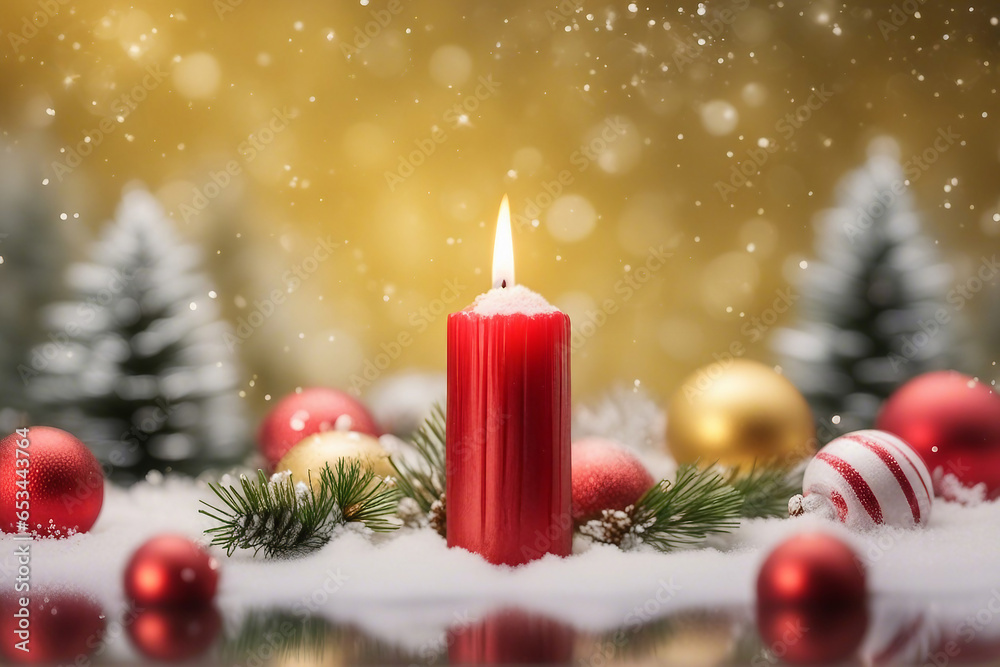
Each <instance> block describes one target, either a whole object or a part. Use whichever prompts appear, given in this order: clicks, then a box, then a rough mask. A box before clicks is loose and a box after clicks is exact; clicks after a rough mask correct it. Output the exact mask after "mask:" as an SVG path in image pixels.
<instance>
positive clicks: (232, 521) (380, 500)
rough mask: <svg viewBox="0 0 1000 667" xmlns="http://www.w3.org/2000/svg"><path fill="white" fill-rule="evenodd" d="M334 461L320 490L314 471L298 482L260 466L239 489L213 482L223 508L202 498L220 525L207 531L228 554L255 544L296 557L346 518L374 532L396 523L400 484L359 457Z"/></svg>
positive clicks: (274, 553) (272, 554)
mask: <svg viewBox="0 0 1000 667" xmlns="http://www.w3.org/2000/svg"><path fill="white" fill-rule="evenodd" d="M335 465H336V468H335V469H331V468H330V466H329V465H327V466H325V467H324V468H323V470H322V471H320V484H319V489H318V490H316V489H313V487H312V484H311V483H312V476H311V475H310V478H309V480H308V482H309V483H308V484H307V483H301V482H300V483H296V482H295V480H294V479H293V478H292V477H291V476H290V475H289V476H275V477H274V478H272V479H271V480H268V478H267V476H266V475H265V474H264V472H263V471H262V470H258V471H257V478H256V479H250V478H248V477H241V478H240V488H239V489H237V488H236V487H235V486H230V487H228V488H227V487H225V486H223V485H221V484H209V488H211V489H212V491H213V492H215V494H216V495H217V496H218V497H219V499H220V500H221V501H222V503H223V505H224V507H221V508H220V507H216V506H214V505H211V504H209V503H207V502H205V501H202V504H203V505H205V506H206V507H208V510H204V509H202V510H199V511H200V512H201V513H202V514H204V515H205V516H207V517H210V518H211V519H214V520H215V521H217V522H219V524H220V525H218V526H216V527H214V528H209V529H208V530H206V531H205V532H206V534H208V535H209V536H211V537H212V544H213V545H215V546H221V547H225V549H226V554H227V555H229V556H232V555H233V553H234V552H235V551H236V550H237V549H253V552H254V555H257V554H258V553H260V552H263V553H264V556H265V557H266V558H294V557H296V556H302V555H305V554H307V553H310V552H312V551H315V550H316V549H319V548H321V547H322V546H323V545H325V544H326V543H327V542H329V541H330V539H331V538H332V537H333V534H334V531H335V530H336V529H337V528H338V527H339V526H342V525H344V524H346V523H350V522H359V523H363V524H364V525H365V526H366V527H368V528H370V529H371V530H373V531H376V532H385V531H389V530H393V529H395V528H396V527H398V526H397V524H396V523H394V522H393V521H392V520H391V518H390V515H391V514H392V513H393V512H394V510H395V508H396V502H397V498H398V491H397V490H396V489H394V488H392V487H389V486H386V485H384V484H383V482H382V481H381V480H380V479H379V478H377V477H376V475H375V473H374V472H372V470H371V469H370V468H368V467H367V466H365V465H364V464H362V463H361V462H360V461H357V460H354V459H340V460H338V461H337V462H336V464H335ZM209 510H210V511H209Z"/></svg>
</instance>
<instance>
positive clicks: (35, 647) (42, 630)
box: [0, 587, 105, 664]
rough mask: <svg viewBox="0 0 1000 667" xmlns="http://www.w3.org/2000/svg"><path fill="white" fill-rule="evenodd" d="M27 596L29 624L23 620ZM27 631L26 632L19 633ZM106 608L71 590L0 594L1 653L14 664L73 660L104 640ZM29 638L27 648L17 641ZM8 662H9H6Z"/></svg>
mask: <svg viewBox="0 0 1000 667" xmlns="http://www.w3.org/2000/svg"><path fill="white" fill-rule="evenodd" d="M29 593H30V595H29ZM22 598H26V599H27V600H28V606H27V607H26V609H27V612H28V617H27V618H28V621H27V622H28V625H27V628H25V627H24V626H23V625H22V623H21V621H22V620H23V618H24V617H23V616H18V615H17V614H19V613H23V612H21V609H22V607H21V600H22ZM19 632H25V633H26V635H19V634H18V633H19ZM104 632H105V622H104V610H103V609H101V606H100V605H99V604H97V603H96V602H95V601H93V600H91V599H90V598H89V597H86V596H84V595H81V594H79V593H74V592H70V591H36V590H34V587H32V590H31V591H30V592H25V593H7V592H5V593H4V594H3V595H0V657H3V658H4V659H5V661H6V660H8V659H9V660H11V661H12V662H13V663H15V664H50V663H51V664H54V663H72V662H73V661H78V660H79V659H80V658H86V657H87V656H89V655H90V654H91V653H93V652H94V651H95V650H96V649H97V648H98V647H99V646H102V645H103V643H104ZM25 638H27V639H28V642H27V644H23V646H26V647H27V649H28V650H27V651H22V650H21V649H20V648H19V647H18V644H20V643H21V642H22V641H24V640H25ZM4 664H6V662H5V663H4Z"/></svg>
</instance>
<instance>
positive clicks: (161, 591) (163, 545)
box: [125, 535, 219, 607]
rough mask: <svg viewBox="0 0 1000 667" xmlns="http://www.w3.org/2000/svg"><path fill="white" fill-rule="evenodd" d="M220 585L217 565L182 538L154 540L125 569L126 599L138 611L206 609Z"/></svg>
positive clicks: (161, 536) (147, 543)
mask: <svg viewBox="0 0 1000 667" xmlns="http://www.w3.org/2000/svg"><path fill="white" fill-rule="evenodd" d="M218 584H219V563H218V561H216V560H215V559H214V558H212V556H210V555H209V554H208V552H207V551H205V550H204V549H202V548H201V547H200V546H198V545H197V544H195V543H194V542H192V541H191V540H189V539H187V538H186V537H182V536H180V535H160V536H158V537H154V538H152V539H151V540H149V541H148V542H146V543H145V544H143V545H142V546H141V547H139V548H138V549H137V550H136V552H135V553H134V554H132V559H131V560H130V561H129V563H128V566H126V568H125V595H126V596H127V597H128V599H129V600H131V601H133V602H134V603H135V604H136V605H137V606H139V607H178V606H195V605H205V604H208V603H209V602H211V601H212V598H214V597H215V589H216V588H217V587H218Z"/></svg>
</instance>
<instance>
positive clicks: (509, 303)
mask: <svg viewBox="0 0 1000 667" xmlns="http://www.w3.org/2000/svg"><path fill="white" fill-rule="evenodd" d="M468 310H471V311H472V312H473V313H475V314H476V315H482V316H484V317H493V316H495V315H513V314H515V313H520V314H521V315H545V314H547V313H557V312H559V309H558V308H556V307H555V306H553V305H551V304H550V303H549V302H548V301H546V300H545V297H544V296H542V295H541V294H539V293H538V292H532V291H531V290H530V289H528V288H527V287H525V286H524V285H511V286H509V287H504V288H499V287H495V288H493V289H491V290H490V291H489V292H486V293H485V294H480V295H479V296H477V297H476V300H475V302H473V304H472V305H471V306H469V308H468Z"/></svg>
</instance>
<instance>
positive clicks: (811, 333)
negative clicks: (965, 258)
mask: <svg viewBox="0 0 1000 667" xmlns="http://www.w3.org/2000/svg"><path fill="white" fill-rule="evenodd" d="M896 154H898V148H897V147H896V146H895V142H893V141H892V140H889V139H885V138H883V139H878V140H876V141H875V142H873V144H872V146H871V147H870V148H869V159H868V161H867V163H866V164H865V165H864V166H863V167H861V168H859V169H857V170H855V171H853V172H851V173H849V174H848V175H847V176H846V177H845V178H844V179H843V180H842V181H841V182H840V183H839V184H838V187H837V206H836V207H835V208H832V209H828V210H826V211H823V212H822V213H821V214H820V215H819V216H818V218H817V221H816V222H817V228H818V229H817V232H818V237H817V242H816V253H817V255H818V261H810V262H809V265H808V269H807V270H806V271H804V272H803V279H802V281H801V284H800V285H799V291H800V295H801V296H800V300H799V304H798V309H799V322H798V325H797V326H796V327H795V328H792V329H783V330H780V331H778V332H777V333H776V335H775V337H774V340H773V343H774V349H775V351H776V352H777V353H778V354H779V356H780V358H781V360H780V363H781V366H782V367H783V369H784V372H785V374H786V375H787V376H788V378H789V379H790V380H791V381H792V382H794V383H795V385H796V386H797V387H798V388H799V389H800V390H801V391H802V392H803V394H804V395H805V396H806V398H807V399H808V400H809V403H810V404H811V406H812V408H813V412H814V414H815V416H816V420H817V425H818V430H819V438H820V440H821V441H822V442H826V441H828V440H830V439H831V438H832V437H834V436H835V435H837V434H839V433H844V432H847V431H853V430H856V429H859V428H870V427H871V426H872V424H873V423H874V418H875V415H876V413H877V411H878V409H879V406H880V405H881V403H882V401H883V400H884V399H885V398H886V397H888V396H889V394H890V393H891V392H892V391H893V390H894V389H895V388H896V387H898V386H899V384H900V383H902V382H904V381H906V380H907V379H909V378H911V377H914V376H915V375H918V374H920V373H924V372H926V371H929V370H934V369H938V368H946V367H951V366H952V363H953V359H954V355H953V346H954V336H953V326H952V325H953V324H954V322H953V321H952V320H954V318H955V317H956V313H954V312H953V310H952V309H948V308H947V307H945V295H946V294H947V292H948V287H949V284H950V281H951V276H952V274H951V270H950V268H949V267H948V266H947V265H946V264H944V263H942V261H941V259H940V257H939V256H938V252H937V249H936V247H935V245H934V242H933V241H932V240H931V239H929V238H927V237H926V236H924V235H923V234H922V231H921V224H920V220H919V218H918V216H917V214H916V213H915V212H914V210H913V202H912V199H911V196H910V193H909V192H908V186H907V184H906V176H905V175H904V172H903V169H902V167H901V166H900V164H899V162H898V159H897V158H896ZM942 313H944V314H945V317H942Z"/></svg>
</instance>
